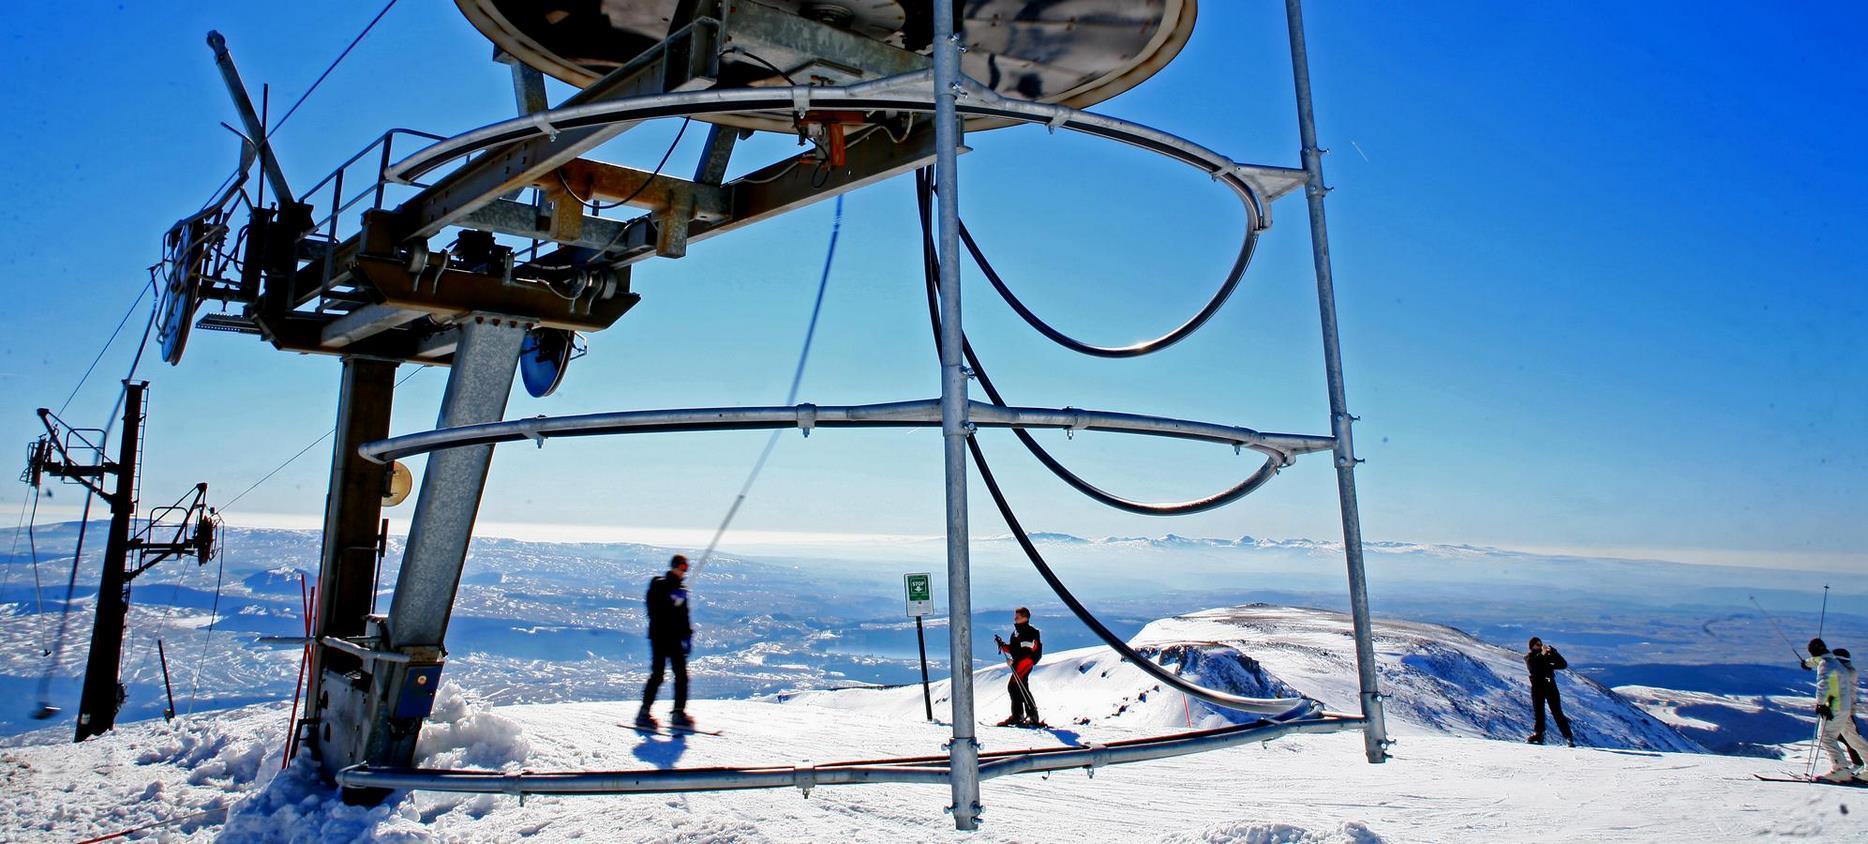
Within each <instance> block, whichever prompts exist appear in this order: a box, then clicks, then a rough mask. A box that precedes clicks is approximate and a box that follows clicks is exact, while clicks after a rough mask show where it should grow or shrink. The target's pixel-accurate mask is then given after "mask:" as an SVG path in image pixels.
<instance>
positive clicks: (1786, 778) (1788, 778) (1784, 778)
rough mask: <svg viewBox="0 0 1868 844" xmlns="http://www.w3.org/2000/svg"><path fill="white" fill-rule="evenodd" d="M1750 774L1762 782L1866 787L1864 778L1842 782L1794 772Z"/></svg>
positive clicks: (1867, 784) (1867, 783)
mask: <svg viewBox="0 0 1868 844" xmlns="http://www.w3.org/2000/svg"><path fill="white" fill-rule="evenodd" d="M1752 776H1754V777H1757V778H1758V779H1759V780H1761V781H1763V782H1800V783H1804V784H1806V785H1839V786H1842V787H1844V788H1868V781H1864V780H1844V781H1842V782H1832V781H1830V780H1824V779H1815V778H1813V777H1804V776H1797V775H1795V774H1783V775H1780V776H1766V775H1764V774H1752Z"/></svg>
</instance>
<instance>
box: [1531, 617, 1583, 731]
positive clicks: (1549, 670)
mask: <svg viewBox="0 0 1868 844" xmlns="http://www.w3.org/2000/svg"><path fill="white" fill-rule="evenodd" d="M1524 667H1526V668H1528V669H1530V672H1531V713H1532V714H1533V715H1535V716H1536V719H1537V724H1536V729H1535V730H1534V731H1533V732H1532V733H1531V737H1530V738H1527V739H1525V741H1528V742H1530V743H1531V744H1543V743H1544V707H1545V706H1549V707H1550V717H1552V718H1554V719H1556V722H1557V731H1558V732H1561V733H1563V740H1564V741H1567V742H1569V743H1570V746H1571V747H1575V746H1576V736H1575V735H1573V734H1571V733H1570V719H1568V718H1566V717H1564V715H1563V693H1562V692H1559V691H1557V672H1558V671H1561V670H1563V669H1565V668H1568V667H1570V663H1569V662H1568V661H1566V660H1565V659H1564V658H1563V655H1562V654H1560V653H1557V649H1556V648H1553V647H1551V646H1549V645H1546V644H1544V640H1542V639H1539V638H1537V637H1536V636H1532V637H1531V650H1530V652H1529V653H1527V654H1525V655H1524Z"/></svg>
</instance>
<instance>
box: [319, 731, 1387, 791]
mask: <svg viewBox="0 0 1868 844" xmlns="http://www.w3.org/2000/svg"><path fill="white" fill-rule="evenodd" d="M1361 726H1362V719H1361V718H1356V717H1336V716H1330V717H1324V718H1317V719H1312V720H1307V721H1285V722H1277V721H1269V720H1264V721H1254V722H1252V723H1249V724H1239V725H1234V726H1230V727H1220V728H1217V729H1211V730H1196V731H1193V732H1187V733H1176V734H1173V735H1166V736H1152V737H1148V738H1140V739H1128V740H1124V741H1116V742H1110V743H1108V744H1092V745H1087V746H1082V747H1047V748H1037V749H1031V750H1007V751H996V752H988V753H982V754H980V758H981V763H980V766H979V778H980V779H982V780H984V779H991V778H993V777H1002V776H1009V775H1012V774H1025V773H1037V772H1043V771H1064V770H1070V769H1073V768H1088V769H1091V770H1094V769H1096V768H1100V767H1102V766H1104V765H1123V764H1129V763H1133V762H1146V761H1150V760H1154V759H1164V758H1168V757H1172V756H1184V755H1187V754H1191V753H1203V752H1206V751H1209V750H1220V749H1224V748H1227V747H1235V746H1238V745H1241V744H1250V743H1252V742H1262V741H1271V740H1272V739H1276V738H1282V737H1284V736H1287V735H1296V734H1303V733H1328V732H1337V731H1340V730H1353V729H1358V728H1360V727H1361ZM946 760H947V757H945V756H916V757H903V758H897V759H875V760H868V761H861V762H837V763H829V764H825V765H817V766H797V767H791V766H778V765H773V766H761V767H748V768H730V767H714V768H673V769H663V770H638V771H543V772H540V771H515V772H510V773H508V772H504V771H462V770H440V769H433V768H378V769H372V768H369V767H365V766H361V765H359V766H356V767H351V768H346V769H344V770H342V771H339V772H338V773H337V783H338V785H341V786H343V787H345V788H404V789H419V790H423V791H452V792H465V793H475V794H512V795H520V794H565V795H569V794H660V793H669V792H678V791H737V790H746V789H758V788H799V789H804V790H807V791H808V790H809V789H811V788H814V787H816V786H820V785H855V784H862V783H910V784H920V785H940V784H945V783H946V782H947V777H948V769H947V768H946V767H944V766H941V765H940V764H939V763H941V762H945V761H946Z"/></svg>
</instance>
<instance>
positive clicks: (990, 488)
mask: <svg viewBox="0 0 1868 844" xmlns="http://www.w3.org/2000/svg"><path fill="white" fill-rule="evenodd" d="M966 447H967V450H968V451H970V452H972V454H973V465H974V466H977V467H979V479H980V480H981V481H982V482H984V483H985V484H986V491H987V492H988V493H990V494H991V495H992V503H993V504H994V505H996V506H997V507H998V508H999V515H1000V516H1001V517H1003V518H1004V519H1005V525H1006V527H1008V528H1011V530H1012V538H1013V539H1016V540H1018V545H1019V547H1020V548H1023V549H1024V550H1025V556H1026V557H1027V558H1029V559H1030V560H1031V565H1032V567H1033V568H1036V569H1037V570H1038V574H1039V576H1041V577H1043V578H1044V582H1045V583H1048V584H1050V586H1051V591H1052V592H1055V593H1057V597H1058V598H1059V599H1060V600H1062V601H1063V602H1064V605H1065V606H1067V607H1069V608H1070V611H1071V612H1072V613H1075V614H1076V616H1077V620H1079V621H1081V622H1083V626H1085V627H1088V628H1090V632H1092V633H1095V634H1096V638H1098V639H1101V640H1103V644H1106V645H1108V646H1109V647H1110V648H1111V649H1113V650H1114V651H1115V652H1116V653H1118V654H1120V655H1121V656H1122V657H1123V658H1124V659H1127V660H1128V661H1129V662H1131V663H1133V664H1134V665H1135V667H1136V668H1139V669H1141V670H1142V672H1143V673H1145V674H1147V675H1149V676H1151V677H1153V678H1155V679H1156V680H1160V681H1161V682H1162V683H1165V684H1167V685H1169V686H1172V687H1173V688H1174V689H1176V690H1177V691H1180V692H1182V693H1184V694H1186V695H1187V696H1188V697H1193V698H1198V699H1200V700H1203V701H1205V702H1207V703H1210V704H1212V705H1214V706H1218V707H1222V708H1225V709H1232V710H1236V711H1239V712H1250V713H1253V714H1257V715H1270V716H1274V717H1277V718H1278V719H1279V720H1283V719H1285V718H1303V717H1307V716H1310V715H1314V714H1316V713H1317V712H1319V711H1321V710H1322V708H1323V707H1322V705H1321V704H1319V703H1317V702H1316V701H1314V700H1311V699H1309V698H1254V697H1242V696H1240V695H1234V694H1228V693H1226V692H1217V691H1214V690H1212V689H1209V688H1206V687H1204V686H1197V685H1194V684H1193V683H1189V682H1187V681H1186V680H1184V679H1182V678H1181V677H1180V675H1178V674H1175V673H1173V672H1170V671H1168V670H1167V669H1165V668H1162V667H1161V666H1159V665H1157V664H1155V663H1154V661H1153V660H1150V659H1148V658H1147V657H1144V656H1142V655H1141V654H1139V653H1136V652H1135V649H1134V648H1131V647H1129V645H1128V643H1127V642H1124V641H1122V637H1120V636H1117V635H1116V634H1115V632H1114V631H1112V630H1110V629H1109V628H1108V627H1105V626H1103V623H1102V621H1100V620H1099V619H1097V617H1096V616H1095V615H1093V614H1091V613H1090V611H1089V608H1087V607H1085V606H1083V602H1081V601H1079V600H1077V597H1076V596H1075V595H1072V594H1071V593H1070V589H1069V588H1067V587H1065V586H1064V582H1063V581H1062V580H1059V579H1058V577H1057V573H1056V572H1054V571H1052V570H1051V567H1050V566H1049V565H1048V564H1046V563H1045V561H1044V556H1043V555H1042V554H1039V553H1038V547H1037V546H1036V545H1033V544H1032V542H1031V537H1030V536H1029V535H1027V534H1026V533H1025V528H1024V526H1023V525H1021V524H1019V522H1018V515H1017V514H1016V513H1013V512H1012V505H1011V504H1009V503H1007V502H1006V500H1005V493H1004V491H1002V490H1000V489H999V482H998V480H997V479H995V478H994V477H993V476H992V467H991V466H988V465H986V455H985V453H984V452H982V451H980V448H979V440H978V439H977V438H975V437H967V438H966Z"/></svg>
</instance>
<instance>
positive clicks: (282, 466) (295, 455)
mask: <svg viewBox="0 0 1868 844" xmlns="http://www.w3.org/2000/svg"><path fill="white" fill-rule="evenodd" d="M427 368H428V365H427V364H423V365H421V366H419V367H416V368H415V369H414V370H412V371H410V372H409V374H407V375H404V376H402V380H400V381H397V382H396V386H397V387H401V386H402V385H404V384H407V383H409V379H411V378H414V377H415V376H416V374H418V373H420V372H422V371H423V370H426V369H427ZM336 433H337V426H335V425H333V426H331V429H330V430H328V431H325V432H324V433H322V434H319V435H318V438H317V439H315V440H312V441H311V442H308V443H305V447H304V448H301V449H299V450H298V451H297V452H295V453H293V455H292V456H291V457H287V458H286V459H285V462H283V463H280V464H279V465H277V466H274V467H272V471H270V472H267V473H266V474H265V475H264V476H263V477H261V478H260V479H259V480H257V481H254V482H253V483H252V484H250V485H248V486H247V488H246V489H243V490H241V491H240V494H239V495H236V496H234V497H232V498H230V499H228V500H227V503H226V504H222V505H221V506H220V507H219V510H220V512H221V514H222V515H225V514H226V513H227V511H228V510H229V509H232V507H233V506H234V504H235V503H236V502H238V501H239V500H240V499H242V498H245V497H246V496H247V493H249V492H252V491H253V490H256V489H259V487H260V485H261V484H263V483H265V482H267V481H270V480H272V477H273V476H274V475H277V474H279V473H280V472H283V471H285V467H287V466H290V465H292V464H293V463H295V462H297V460H298V459H299V458H300V457H304V456H305V452H308V451H310V450H312V449H314V448H317V447H318V444H319V443H322V442H324V441H325V440H328V439H330V438H331V437H332V435H334V434H336Z"/></svg>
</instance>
